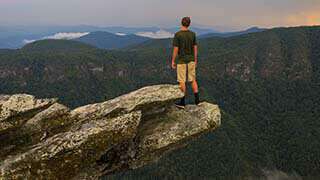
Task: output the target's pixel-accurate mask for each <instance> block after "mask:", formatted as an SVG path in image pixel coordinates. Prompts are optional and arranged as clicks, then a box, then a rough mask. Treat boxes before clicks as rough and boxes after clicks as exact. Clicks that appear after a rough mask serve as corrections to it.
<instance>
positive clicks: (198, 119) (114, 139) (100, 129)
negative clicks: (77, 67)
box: [0, 85, 221, 179]
mask: <svg viewBox="0 0 320 180" xmlns="http://www.w3.org/2000/svg"><path fill="white" fill-rule="evenodd" d="M182 96H183V94H182V93H181V91H180V90H179V88H178V87H177V86H173V85H157V86H150V87H145V88H142V89H139V90H137V91H134V92H132V93H129V94H126V95H123V96H120V97H118V98H115V99H113V100H109V101H106V102H103V103H97V104H92V105H87V106H83V107H79V108H77V109H74V110H70V109H69V108H67V107H66V106H64V105H61V104H59V103H58V102H57V100H56V99H36V98H34V97H33V96H30V95H25V94H21V95H12V96H8V95H3V96H0V179H97V178H99V177H100V176H102V175H104V174H110V173H115V172H119V171H125V170H129V169H135V168H139V167H142V166H144V165H147V164H149V163H152V162H155V161H157V160H158V159H159V158H161V156H163V155H164V154H166V152H169V151H172V150H175V149H177V148H181V147H183V145H185V144H186V143H187V142H188V141H190V140H192V139H193V138H195V137H197V136H199V135H201V134H203V133H207V132H209V131H212V130H214V129H215V128H217V127H218V126H219V125H220V120H221V115H220V110H219V108H218V106H217V105H213V104H209V103H206V102H203V103H201V104H200V105H199V106H193V105H189V106H187V107H186V108H185V109H178V108H176V107H175V106H174V105H173V102H175V101H176V100H177V99H179V98H181V97H182Z"/></svg>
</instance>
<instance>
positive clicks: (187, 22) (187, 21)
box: [181, 17, 191, 27]
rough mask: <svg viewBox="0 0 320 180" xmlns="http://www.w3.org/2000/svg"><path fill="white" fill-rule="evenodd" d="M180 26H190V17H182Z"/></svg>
mask: <svg viewBox="0 0 320 180" xmlns="http://www.w3.org/2000/svg"><path fill="white" fill-rule="evenodd" d="M181 24H182V26H184V27H189V26H190V24H191V19H190V17H184V18H182V20H181Z"/></svg>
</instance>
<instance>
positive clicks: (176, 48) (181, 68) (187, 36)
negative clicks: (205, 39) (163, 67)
mask: <svg viewBox="0 0 320 180" xmlns="http://www.w3.org/2000/svg"><path fill="white" fill-rule="evenodd" d="M181 24H182V26H181V29H180V31H179V32H177V33H176V34H175V35H174V39H173V55H172V68H173V69H177V80H178V82H179V84H180V89H181V90H182V91H183V92H184V94H185V96H186V82H191V84H192V90H193V93H194V97H195V104H196V105H198V104H199V92H198V83H197V81H196V67H197V64H198V46H197V40H196V34H195V33H194V32H192V31H190V30H189V26H190V24H191V19H190V17H184V18H182V21H181ZM176 59H177V62H176ZM185 96H184V97H183V98H182V99H181V100H180V102H179V103H177V104H176V105H177V106H178V107H181V108H184V107H185V105H186V103H185Z"/></svg>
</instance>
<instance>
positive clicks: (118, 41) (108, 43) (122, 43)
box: [75, 31, 149, 49]
mask: <svg viewBox="0 0 320 180" xmlns="http://www.w3.org/2000/svg"><path fill="white" fill-rule="evenodd" d="M75 40H76V41H80V42H83V43H87V44H90V45H92V46H95V47H98V48H101V49H118V48H124V47H127V46H131V45H135V44H139V43H142V42H145V41H147V40H149V38H146V37H141V36H137V35H134V34H129V35H116V34H112V33H108V32H103V31H97V32H92V33H90V34H88V35H86V36H82V37H80V38H78V39H75Z"/></svg>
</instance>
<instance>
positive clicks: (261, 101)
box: [0, 26, 320, 178]
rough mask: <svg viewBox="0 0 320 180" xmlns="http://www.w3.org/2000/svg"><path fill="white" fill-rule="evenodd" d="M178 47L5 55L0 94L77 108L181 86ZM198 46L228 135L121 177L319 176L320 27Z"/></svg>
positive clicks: (207, 90) (203, 87)
mask: <svg viewBox="0 0 320 180" xmlns="http://www.w3.org/2000/svg"><path fill="white" fill-rule="evenodd" d="M170 44H171V40H170V39H164V40H152V41H147V42H144V43H142V44H139V45H135V46H131V47H130V48H127V49H126V50H122V51H114V50H113V51H104V50H100V49H94V50H93V51H91V50H90V49H91V48H89V47H88V48H86V49H88V50H85V51H64V50H63V49H62V48H61V49H60V50H59V51H56V52H55V53H47V52H45V51H28V50H16V51H10V52H5V53H0V60H1V61H0V72H1V73H0V77H1V78H0V83H1V86H0V92H1V93H4V94H14V93H19V92H26V93H29V94H34V95H37V96H38V97H59V98H60V101H61V102H62V103H64V104H68V105H70V106H71V107H75V106H79V105H84V104H88V103H93V102H98V101H103V100H104V99H110V98H113V97H115V96H117V95H120V94H124V93H126V92H129V91H131V90H134V89H137V88H139V87H142V86H146V85H152V84H159V83H176V82H175V73H174V72H173V71H172V70H171V69H170V53H171V49H170ZM199 46H200V58H199V61H200V64H199V67H198V75H199V77H198V80H199V83H200V94H201V97H202V99H204V100H207V101H209V102H217V103H218V104H219V105H220V106H221V109H222V111H223V112H222V120H223V122H224V123H223V124H222V126H221V128H220V129H219V130H218V131H217V132H215V133H214V134H209V135H206V136H203V137H202V138H201V139H200V140H198V141H195V142H194V143H192V144H191V145H189V146H187V147H186V148H184V149H181V150H179V151H177V152H173V153H171V154H169V155H168V156H167V157H164V158H163V159H161V160H160V161H159V162H158V163H156V164H154V165H152V166H149V167H145V168H142V169H139V170H136V171H131V172H127V173H124V174H118V175H116V176H114V177H116V178H119V177H120V178H126V177H131V178H135V177H136V178H142V177H149V176H173V175H176V176H180V177H186V176H188V177H199V176H200V177H225V176H237V177H238V176H241V177H252V176H259V175H261V173H262V171H263V170H264V169H267V170H274V169H278V170H280V171H284V172H288V173H292V172H294V173H297V174H299V175H301V176H317V177H318V176H319V171H320V166H319V163H318V162H319V157H320V150H319V149H320V143H319V141H318V137H320V134H319V131H318V130H319V128H320V121H319V117H320V114H319V112H320V105H319V102H320V99H319V98H320V96H319V94H320V87H319V84H320V61H319V59H320V49H319V47H320V27H317V26H316V27H296V28H276V29H271V30H266V31H263V32H259V33H251V34H245V35H241V36H235V37H230V38H216V37H213V38H206V39H201V40H200V41H199ZM46 48H49V49H50V46H47V47H46ZM46 48H44V49H46ZM40 49H42V48H40ZM191 102H192V99H191ZM306 139H307V141H306Z"/></svg>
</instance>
